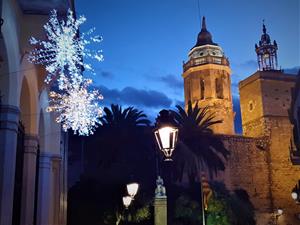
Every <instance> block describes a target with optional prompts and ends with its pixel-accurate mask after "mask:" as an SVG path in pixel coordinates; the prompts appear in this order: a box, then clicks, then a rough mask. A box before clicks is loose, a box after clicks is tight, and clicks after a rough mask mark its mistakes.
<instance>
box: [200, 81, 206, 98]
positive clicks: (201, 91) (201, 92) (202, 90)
mask: <svg viewBox="0 0 300 225" xmlns="http://www.w3.org/2000/svg"><path fill="white" fill-rule="evenodd" d="M204 94H205V86H204V80H203V79H200V99H204V97H205V95H204Z"/></svg>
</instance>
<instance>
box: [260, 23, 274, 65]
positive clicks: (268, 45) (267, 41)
mask: <svg viewBox="0 0 300 225" xmlns="http://www.w3.org/2000/svg"><path fill="white" fill-rule="evenodd" d="M277 49H278V46H277V43H276V41H275V40H274V41H273V44H272V42H271V38H270V36H269V35H268V34H267V29H266V26H265V24H263V34H262V35H261V38H260V41H259V43H258V45H257V44H255V51H256V54H257V61H258V69H259V70H260V71H267V70H269V71H270V70H278V65H277Z"/></svg>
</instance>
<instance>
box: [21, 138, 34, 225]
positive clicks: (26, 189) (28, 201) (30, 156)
mask: <svg viewBox="0 0 300 225" xmlns="http://www.w3.org/2000/svg"><path fill="white" fill-rule="evenodd" d="M24 142H25V143H24V145H25V146H24V147H25V148H24V165H23V184H22V209H21V224H22V225H32V224H33V216H34V199H35V175H36V157H37V149H38V138H37V136H35V135H26V136H25V140H24Z"/></svg>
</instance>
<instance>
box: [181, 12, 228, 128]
mask: <svg viewBox="0 0 300 225" xmlns="http://www.w3.org/2000/svg"><path fill="white" fill-rule="evenodd" d="M230 74H231V70H230V67H229V61H228V59H227V58H226V57H225V54H224V52H223V50H222V48H221V47H220V46H218V44H216V43H214V42H213V40H212V35H211V34H210V32H209V31H208V30H207V28H206V21H205V17H203V18H202V28H201V31H200V33H199V34H198V38H197V43H196V45H195V46H194V47H193V48H192V49H191V50H190V52H189V54H188V61H187V62H185V63H184V64H183V74H182V77H183V79H184V95H185V106H186V107H187V105H188V102H189V101H191V102H192V104H193V105H195V104H196V103H198V105H199V106H200V107H205V106H208V107H209V110H210V112H212V113H214V114H215V118H216V119H217V120H219V119H221V120H223V123H221V124H216V125H214V126H213V127H212V129H213V131H214V132H215V133H218V134H234V112H233V106H232V96H231V80H230Z"/></svg>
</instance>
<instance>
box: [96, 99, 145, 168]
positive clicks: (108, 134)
mask: <svg viewBox="0 0 300 225" xmlns="http://www.w3.org/2000/svg"><path fill="white" fill-rule="evenodd" d="M103 111H104V115H103V117H102V118H101V119H100V120H101V123H102V125H101V126H100V127H99V128H98V130H97V132H96V135H95V136H96V137H94V138H93V143H92V144H93V145H97V146H98V147H97V149H96V151H97V154H99V158H100V167H101V166H104V167H106V166H108V167H109V166H111V165H112V164H113V163H118V162H120V161H124V160H127V159H128V160H132V159H134V158H135V157H136V156H135V155H136V154H137V155H140V154H141V153H140V152H142V151H140V152H136V151H135V149H136V148H137V146H140V145H141V143H143V142H142V140H144V143H146V142H147V141H145V133H147V128H148V127H149V125H150V121H149V120H148V119H147V116H146V115H145V114H144V113H143V111H139V110H138V109H136V108H134V107H128V108H125V109H122V107H121V106H120V105H114V104H112V105H111V107H110V108H108V107H105V108H104V110H103ZM94 153H95V152H94ZM94 156H95V155H93V154H92V157H94Z"/></svg>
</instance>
